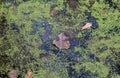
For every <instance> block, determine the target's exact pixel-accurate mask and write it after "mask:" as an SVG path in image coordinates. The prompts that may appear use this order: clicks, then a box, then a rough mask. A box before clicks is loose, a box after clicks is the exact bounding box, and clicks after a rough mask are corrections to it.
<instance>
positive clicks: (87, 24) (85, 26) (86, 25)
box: [82, 23, 92, 30]
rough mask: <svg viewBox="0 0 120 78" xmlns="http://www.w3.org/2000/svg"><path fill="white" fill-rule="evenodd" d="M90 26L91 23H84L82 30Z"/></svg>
mask: <svg viewBox="0 0 120 78" xmlns="http://www.w3.org/2000/svg"><path fill="white" fill-rule="evenodd" d="M91 26H92V23H86V24H85V25H84V26H83V27H82V30H84V29H88V28H90V27H91Z"/></svg>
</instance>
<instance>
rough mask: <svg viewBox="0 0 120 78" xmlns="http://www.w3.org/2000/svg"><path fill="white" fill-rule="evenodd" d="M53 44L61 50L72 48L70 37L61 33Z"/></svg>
mask: <svg viewBox="0 0 120 78" xmlns="http://www.w3.org/2000/svg"><path fill="white" fill-rule="evenodd" d="M53 44H54V45H55V46H56V47H58V48H59V49H68V48H69V47H70V42H69V37H67V36H66V34H65V33H61V34H59V35H58V37H57V38H56V39H55V40H53Z"/></svg>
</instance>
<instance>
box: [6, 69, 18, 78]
mask: <svg viewBox="0 0 120 78" xmlns="http://www.w3.org/2000/svg"><path fill="white" fill-rule="evenodd" d="M8 75H9V77H10V78H17V71H16V70H11V71H10V72H9V74H8Z"/></svg>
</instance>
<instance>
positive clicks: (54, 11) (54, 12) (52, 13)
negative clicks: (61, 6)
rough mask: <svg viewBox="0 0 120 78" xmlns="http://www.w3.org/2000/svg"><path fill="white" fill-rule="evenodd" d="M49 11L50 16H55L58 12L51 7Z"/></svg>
mask: <svg viewBox="0 0 120 78" xmlns="http://www.w3.org/2000/svg"><path fill="white" fill-rule="evenodd" d="M50 13H51V15H52V16H55V15H57V14H58V11H57V10H55V9H52V10H51V11H50Z"/></svg>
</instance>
